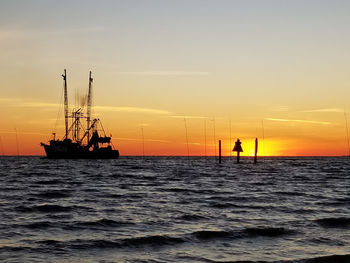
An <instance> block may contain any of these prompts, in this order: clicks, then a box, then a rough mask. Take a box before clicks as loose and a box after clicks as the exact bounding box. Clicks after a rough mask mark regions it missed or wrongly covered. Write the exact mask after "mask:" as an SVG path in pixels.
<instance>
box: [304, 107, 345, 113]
mask: <svg viewBox="0 0 350 263" xmlns="http://www.w3.org/2000/svg"><path fill="white" fill-rule="evenodd" d="M299 112H310V113H312V112H316V113H317V112H321V113H322V112H323V113H325V112H336V113H344V110H343V109H340V108H327V109H315V110H302V111H299Z"/></svg>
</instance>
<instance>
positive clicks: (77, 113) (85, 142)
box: [40, 70, 119, 159]
mask: <svg viewBox="0 0 350 263" xmlns="http://www.w3.org/2000/svg"><path fill="white" fill-rule="evenodd" d="M62 77H63V81H64V119H65V135H64V137H63V139H62V140H59V139H57V140H56V134H55V133H54V134H53V135H54V138H53V139H52V140H50V142H49V144H45V143H41V144H40V145H41V146H43V147H44V149H45V153H46V156H47V158H50V159H64V158H65V159H115V158H118V157H119V151H118V150H115V149H113V148H112V143H111V136H106V133H105V131H104V129H103V126H102V123H101V121H100V119H93V120H91V101H92V98H91V97H92V94H91V91H92V81H93V79H92V77H91V71H90V76H89V90H88V96H87V110H86V116H85V114H84V113H83V108H78V109H77V110H76V109H74V110H73V111H72V113H71V115H69V109H68V94H67V74H66V70H64V74H63V75H62ZM69 119H71V120H72V121H71V124H70V126H69ZM81 119H86V127H85V128H84V127H83V124H82V122H81ZM81 132H83V133H82V134H81ZM101 134H103V135H101Z"/></svg>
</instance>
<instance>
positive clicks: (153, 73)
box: [116, 71, 209, 76]
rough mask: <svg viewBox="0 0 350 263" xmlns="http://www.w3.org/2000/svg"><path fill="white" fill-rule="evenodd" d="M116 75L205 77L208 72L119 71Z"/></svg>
mask: <svg viewBox="0 0 350 263" xmlns="http://www.w3.org/2000/svg"><path fill="white" fill-rule="evenodd" d="M116 73H117V74H118V75H139V76H206V75H209V72H201V71H119V72H116Z"/></svg>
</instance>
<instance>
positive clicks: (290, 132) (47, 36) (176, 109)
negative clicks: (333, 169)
mask: <svg viewBox="0 0 350 263" xmlns="http://www.w3.org/2000/svg"><path fill="white" fill-rule="evenodd" d="M63 3H69V5H70V8H69V10H67V8H66V7H65V4H62V3H61V2H60V3H58V2H57V3H56V2H52V1H50V2H47V1H21V2H16V1H7V0H5V1H4V2H3V3H2V8H1V10H0V15H1V18H2V23H1V26H0V39H1V41H0V48H1V50H3V51H4V52H2V53H1V60H0V67H1V68H2V70H0V79H1V83H0V91H1V95H0V118H1V120H2V123H4V124H6V125H3V126H2V127H1V128H0V138H1V145H0V146H1V148H0V150H1V153H2V154H8V155H17V154H18V153H19V154H24V155H43V154H44V152H43V149H41V147H40V145H39V143H40V142H41V141H43V142H45V141H48V140H49V139H50V138H51V137H52V135H51V133H52V132H56V133H57V136H58V137H59V136H61V135H63V126H62V125H63V120H62V112H63V110H62V108H60V107H61V106H60V105H61V103H60V101H61V102H62V99H61V98H62V79H61V74H62V71H63V69H64V68H66V69H67V73H68V74H67V81H68V89H69V102H70V104H71V106H74V105H76V104H77V103H74V101H77V99H75V98H74V95H75V94H77V93H78V91H80V90H84V91H85V90H86V89H87V85H88V72H89V71H90V70H91V71H92V73H93V78H94V82H93V105H94V114H95V116H98V117H99V118H101V120H102V122H103V124H104V127H105V128H106V130H107V133H108V134H112V135H113V138H112V139H113V143H114V144H115V146H116V147H117V148H118V149H119V150H120V152H121V155H142V154H143V150H142V149H143V145H144V146H145V154H146V155H185V156H186V155H187V154H188V150H187V144H188V145H189V147H188V148H189V154H190V155H198V156H204V155H208V156H214V155H217V154H218V152H217V151H218V145H217V144H218V140H219V139H220V140H222V143H223V155H225V156H231V155H232V154H234V153H232V152H231V150H232V148H233V144H234V141H235V140H236V139H237V138H240V139H241V140H242V143H243V144H242V146H243V150H244V152H243V154H242V155H243V156H245V155H247V156H252V155H253V153H254V140H255V138H256V137H257V138H259V153H258V154H259V155H264V156H280V155H283V156H295V155H302V156H303V155H306V156H310V155H327V156H328V155H347V154H348V152H349V147H348V143H347V133H348V131H347V129H346V119H345V118H344V112H346V113H348V112H350V104H349V102H348V98H349V96H350V89H349V77H348V76H349V72H348V70H347V69H348V68H350V57H349V54H350V53H349V49H348V46H349V45H348V43H349V42H350V27H348V24H350V17H349V15H348V13H349V10H350V2H349V3H348V2H346V1H340V0H339V1H338V0H335V1H307V2H305V1H270V0H267V1H258V0H252V1H222V2H221V4H218V2H217V1H211V0H209V1H206V2H205V4H203V3H202V2H201V1H198V0H190V1H184V0H179V1H175V2H172V1H156V0H149V1H147V3H146V2H142V1H141V2H138V3H137V4H135V2H134V1H122V0H116V1H107V2H106V1H102V2H98V3H97V2H94V1H91V2H90V1H88V3H87V2H84V1H80V0H77V1H75V2H74V4H72V3H71V2H68V1H66V0H63ZM82 6H84V8H82ZM92 13H94V15H93V16H91V14H92ZM62 14H65V15H62ZM43 21H45V22H43ZM335 29H336V30H335ZM59 109H60V114H61V115H59V114H58V112H59ZM58 115H59V116H60V118H59V119H58V120H57V116H58ZM184 118H186V126H187V127H186V128H187V138H186V131H185V123H184ZM230 122H231V125H230ZM141 124H147V125H145V126H144V128H143V132H144V140H143V139H142V134H141ZM205 126H206V129H205V128H204V127H205ZM230 130H231V134H230ZM205 137H206V138H205ZM17 145H18V150H17ZM205 145H206V146H205ZM215 149H216V150H215Z"/></svg>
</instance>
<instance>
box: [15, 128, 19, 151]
mask: <svg viewBox="0 0 350 263" xmlns="http://www.w3.org/2000/svg"><path fill="white" fill-rule="evenodd" d="M15 132H16V146H17V156H19V146H18V135H17V129H16V128H15Z"/></svg>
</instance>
